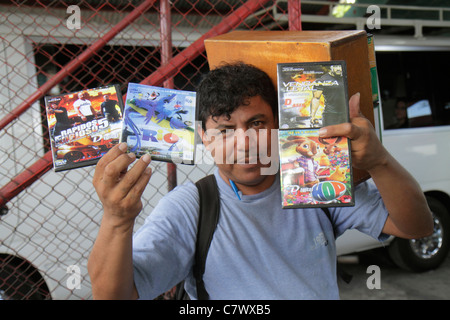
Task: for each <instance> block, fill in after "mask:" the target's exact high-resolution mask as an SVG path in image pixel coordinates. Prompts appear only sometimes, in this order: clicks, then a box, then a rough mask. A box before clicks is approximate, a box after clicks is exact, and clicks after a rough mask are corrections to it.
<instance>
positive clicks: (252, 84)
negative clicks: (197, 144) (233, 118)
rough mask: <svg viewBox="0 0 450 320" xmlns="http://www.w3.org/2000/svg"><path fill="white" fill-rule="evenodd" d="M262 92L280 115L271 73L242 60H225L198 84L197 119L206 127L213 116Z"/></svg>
mask: <svg viewBox="0 0 450 320" xmlns="http://www.w3.org/2000/svg"><path fill="white" fill-rule="evenodd" d="M255 96H260V97H261V98H262V99H263V100H264V101H265V102H267V103H268V104H269V105H270V106H271V108H272V112H273V115H274V118H275V119H276V118H277V115H278V111H277V110H278V103H277V92H276V89H275V87H274V85H273V83H272V80H271V79H270V77H269V76H268V75H267V74H266V73H265V72H264V71H262V70H260V69H258V68H256V67H254V66H252V65H249V64H245V63H242V62H236V63H233V64H225V65H222V66H220V67H218V68H216V69H213V70H211V71H210V72H209V73H208V74H206V75H205V77H204V78H203V79H202V81H201V82H200V84H199V85H198V88H197V100H198V105H197V115H196V118H197V121H201V122H202V127H203V130H206V127H205V123H206V120H207V119H208V118H209V116H212V117H213V118H214V117H219V116H222V115H225V116H227V117H230V115H231V114H232V113H233V111H235V110H236V109H237V108H238V107H240V106H242V105H246V104H248V99H249V98H252V97H255Z"/></svg>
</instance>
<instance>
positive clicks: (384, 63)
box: [376, 51, 450, 129]
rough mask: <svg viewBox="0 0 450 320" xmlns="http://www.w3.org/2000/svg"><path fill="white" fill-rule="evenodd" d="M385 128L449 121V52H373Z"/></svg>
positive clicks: (446, 122)
mask: <svg viewBox="0 0 450 320" xmlns="http://www.w3.org/2000/svg"><path fill="white" fill-rule="evenodd" d="M376 59H377V69H378V77H379V85H380V93H381V102H382V109H383V122H384V128H385V129H398V128H414V127H427V126H442V125H450V79H449V75H450V52H449V51H400V52H384V51H381V52H377V53H376Z"/></svg>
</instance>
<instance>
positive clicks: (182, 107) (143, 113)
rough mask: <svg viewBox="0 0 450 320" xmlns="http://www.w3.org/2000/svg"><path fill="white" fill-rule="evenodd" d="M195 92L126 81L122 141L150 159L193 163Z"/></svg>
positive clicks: (130, 148) (135, 151)
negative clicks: (127, 82)
mask: <svg viewBox="0 0 450 320" xmlns="http://www.w3.org/2000/svg"><path fill="white" fill-rule="evenodd" d="M195 107H196V93H195V92H193V91H184V90H176V89H168V88H162V87H155V86H148V85H143V84H137V83H129V84H128V90H127V96H126V102H125V110H124V120H123V123H124V125H123V131H122V136H121V141H122V142H126V143H127V144H128V151H129V152H133V153H135V154H136V156H137V157H141V156H143V155H144V154H149V155H150V156H151V158H152V159H153V160H158V161H166V162H173V163H183V164H193V163H194V156H195V155H194V154H195V133H196V129H195Z"/></svg>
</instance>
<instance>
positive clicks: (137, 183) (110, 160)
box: [93, 143, 152, 226]
mask: <svg viewBox="0 0 450 320" xmlns="http://www.w3.org/2000/svg"><path fill="white" fill-rule="evenodd" d="M126 151H127V145H126V143H120V144H118V145H116V146H115V147H114V148H112V149H111V150H109V151H108V153H107V154H105V155H104V156H103V157H102V158H101V159H100V161H99V162H98V163H97V166H96V168H95V173H94V178H93V185H94V187H95V190H96V192H97V194H98V196H99V198H100V201H101V202H102V204H103V209H104V217H105V218H108V219H109V220H110V222H112V223H113V224H115V225H116V226H120V225H123V224H130V223H131V224H132V223H134V219H135V218H136V216H137V215H138V214H139V212H140V211H141V209H142V200H141V196H142V193H143V192H144V190H145V187H146V186H147V184H148V181H149V180H150V177H151V173H152V171H151V169H150V167H148V165H149V164H150V161H151V158H150V156H149V155H144V156H142V157H141V158H140V159H139V160H138V161H137V162H136V163H135V164H134V165H133V166H132V167H131V168H130V169H128V167H129V166H130V164H132V163H133V162H134V161H135V160H136V156H135V154H133V153H127V152H126Z"/></svg>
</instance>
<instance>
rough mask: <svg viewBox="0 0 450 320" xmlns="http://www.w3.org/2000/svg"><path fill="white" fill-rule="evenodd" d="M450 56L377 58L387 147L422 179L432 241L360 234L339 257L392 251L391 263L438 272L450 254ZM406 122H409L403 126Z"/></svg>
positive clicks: (347, 238) (343, 241) (350, 236)
mask: <svg viewBox="0 0 450 320" xmlns="http://www.w3.org/2000/svg"><path fill="white" fill-rule="evenodd" d="M448 57H449V53H448V51H395V52H377V66H378V74H379V77H380V88H381V94H382V98H383V99H382V100H383V106H382V108H383V122H384V130H383V131H382V141H383V144H384V145H385V147H386V148H387V149H388V150H389V152H390V153H391V154H392V155H393V156H394V157H395V158H396V159H397V160H398V161H399V162H400V163H401V164H402V165H403V166H404V167H405V168H406V169H407V170H408V171H409V172H410V173H411V174H412V175H413V176H414V177H415V178H416V179H417V181H418V182H419V184H420V186H421V188H422V190H423V192H424V193H425V195H426V197H427V200H428V203H429V206H430V209H431V211H432V213H433V217H434V233H433V235H431V236H430V237H427V238H423V239H417V240H404V239H396V238H393V237H391V238H390V239H389V240H388V241H387V242H385V243H379V242H377V241H374V240H373V239H371V238H369V237H366V236H364V235H362V234H361V233H359V232H357V231H347V232H346V233H344V235H342V236H341V237H340V238H339V239H338V240H337V241H338V254H339V255H345V254H349V253H355V252H360V251H364V250H368V249H372V248H376V247H380V246H387V245H388V246H389V247H388V250H389V253H390V256H391V258H392V260H393V261H394V262H395V263H396V264H397V265H398V266H400V267H402V268H405V269H408V270H412V271H425V270H429V269H433V268H436V267H438V266H439V265H440V263H441V262H442V261H443V260H444V259H445V258H446V256H447V254H448V251H449V248H450V167H449V164H450V90H449V89H448V88H447V87H446V86H447V84H448V81H446V80H445V78H444V77H445V76H446V75H447V74H448V72H449V71H450V65H449V64H448ZM400 118H402V119H406V122H405V121H403V120H399V119H400Z"/></svg>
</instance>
